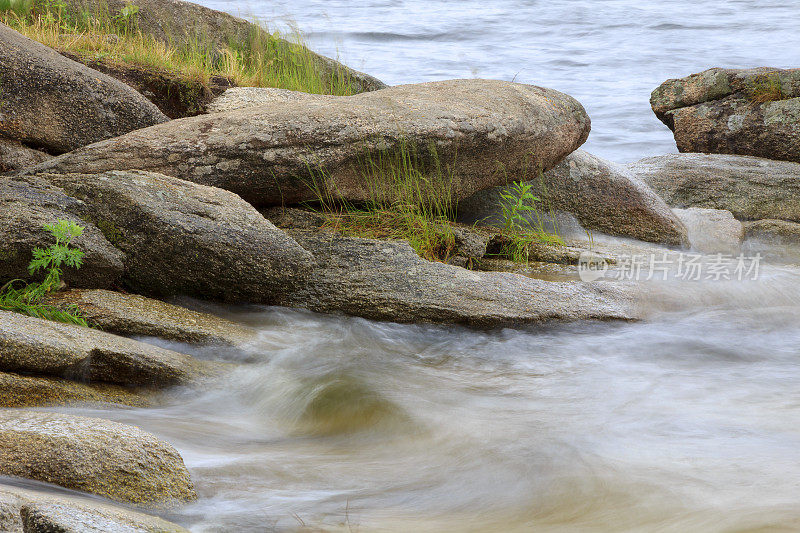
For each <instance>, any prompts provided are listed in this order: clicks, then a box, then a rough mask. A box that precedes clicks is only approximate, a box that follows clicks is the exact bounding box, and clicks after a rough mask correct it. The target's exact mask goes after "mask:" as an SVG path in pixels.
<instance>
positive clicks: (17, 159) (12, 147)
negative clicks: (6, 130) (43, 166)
mask: <svg viewBox="0 0 800 533" xmlns="http://www.w3.org/2000/svg"><path fill="white" fill-rule="evenodd" d="M51 157H52V156H51V155H49V154H46V153H44V152H40V151H39V150H34V149H32V148H28V147H27V146H25V145H24V144H22V143H21V142H19V141H12V140H11V139H3V138H2V137H0V174H3V173H6V172H14V171H15V170H21V169H23V168H25V167H30V166H33V165H37V164H39V163H41V162H43V161H47V160H48V159H50V158H51Z"/></svg>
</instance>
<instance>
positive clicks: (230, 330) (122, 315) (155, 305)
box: [47, 289, 255, 346]
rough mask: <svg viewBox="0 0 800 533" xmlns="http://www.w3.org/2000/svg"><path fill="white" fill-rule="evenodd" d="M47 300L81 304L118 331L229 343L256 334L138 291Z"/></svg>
mask: <svg viewBox="0 0 800 533" xmlns="http://www.w3.org/2000/svg"><path fill="white" fill-rule="evenodd" d="M47 303H49V304H52V305H55V306H57V307H69V306H73V305H74V306H77V307H78V309H80V310H81V312H82V314H83V316H85V317H86V318H87V319H88V320H90V321H91V323H92V324H95V325H97V326H98V327H100V328H102V329H103V331H108V332H110V333H116V334H118V335H126V336H149V337H160V338H162V339H170V340H175V341H180V342H189V343H197V344H224V345H229V346H237V345H241V344H244V343H246V342H247V341H249V340H252V338H253V337H254V336H255V330H253V329H252V328H249V327H247V326H243V325H241V324H237V323H235V322H231V321H229V320H225V319H224V318H220V317H217V316H214V315H210V314H208V313H199V312H197V311H192V310H190V309H186V308H185V307H180V306H177V305H171V304H168V303H165V302H162V301H160V300H153V299H151V298H145V297H144V296H139V295H136V294H122V293H119V292H113V291H107V290H80V289H76V290H70V291H62V292H57V293H53V294H51V295H50V296H49V297H48V299H47Z"/></svg>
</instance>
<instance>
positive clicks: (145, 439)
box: [0, 410, 197, 507]
mask: <svg viewBox="0 0 800 533" xmlns="http://www.w3.org/2000/svg"><path fill="white" fill-rule="evenodd" d="M0 475H3V476H14V477H21V478H26V479H34V480H36V481H43V482H46V483H53V484H55V485H60V486H62V487H65V488H68V489H74V490H79V491H83V492H89V493H92V494H97V495H99V496H104V497H106V498H109V499H111V500H115V501H120V502H126V503H133V504H138V505H141V506H150V507H164V506H170V505H174V504H177V503H184V502H188V501H192V500H194V499H196V498H197V495H196V494H195V492H194V488H193V486H192V481H191V479H190V478H189V472H188V470H187V469H186V466H185V465H184V464H183V459H182V458H181V456H180V455H179V454H178V452H177V451H175V449H174V448H173V447H172V446H170V445H169V444H167V443H165V442H162V441H161V440H159V439H158V438H156V437H155V436H153V435H151V434H150V433H146V432H144V431H142V430H140V429H138V428H136V427H133V426H128V425H124V424H119V423H116V422H109V421H106V420H101V419H98V418H85V417H80V416H71V415H65V414H60V413H45V412H35V411H24V410H3V411H0Z"/></svg>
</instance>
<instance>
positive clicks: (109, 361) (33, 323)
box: [0, 311, 214, 387]
mask: <svg viewBox="0 0 800 533" xmlns="http://www.w3.org/2000/svg"><path fill="white" fill-rule="evenodd" d="M0 354H2V357H0V371H3V372H18V373H29V374H41V375H46V376H56V377H64V378H68V379H72V380H76V381H102V382H106V383H116V384H120V385H139V386H148V387H165V386H170V385H176V384H180V383H190V382H193V381H195V380H197V379H198V378H200V377H202V376H204V375H207V374H209V373H211V372H212V371H213V368H214V367H213V365H212V364H210V363H204V362H202V361H198V360H196V359H194V358H192V357H191V356H188V355H184V354H181V353H178V352H174V351H172V350H167V349H164V348H159V347H158V346H153V345H152V344H146V343H143V342H139V341H135V340H132V339H127V338H125V337H118V336H116V335H112V334H110V333H106V332H103V331H98V330H96V329H91V328H85V327H81V326H75V325H72V324H62V323H59V322H53V321H50V320H42V319H39V318H32V317H29V316H24V315H20V314H17V313H12V312H10V311H0Z"/></svg>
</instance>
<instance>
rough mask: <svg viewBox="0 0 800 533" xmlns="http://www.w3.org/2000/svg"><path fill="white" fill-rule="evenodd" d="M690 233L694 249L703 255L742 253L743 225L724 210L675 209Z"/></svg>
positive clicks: (690, 240)
mask: <svg viewBox="0 0 800 533" xmlns="http://www.w3.org/2000/svg"><path fill="white" fill-rule="evenodd" d="M673 212H674V213H675V215H676V216H677V217H678V218H679V219H680V220H681V222H683V224H684V225H685V226H686V228H687V229H688V231H689V242H690V243H691V245H692V249H694V250H696V251H698V252H700V253H703V254H716V253H723V254H737V253H739V252H740V251H741V245H742V239H744V228H743V227H742V223H741V222H739V221H738V220H736V219H735V218H734V217H733V214H732V213H731V212H730V211H725V210H724V209H703V208H701V207H690V208H688V209H673Z"/></svg>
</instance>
